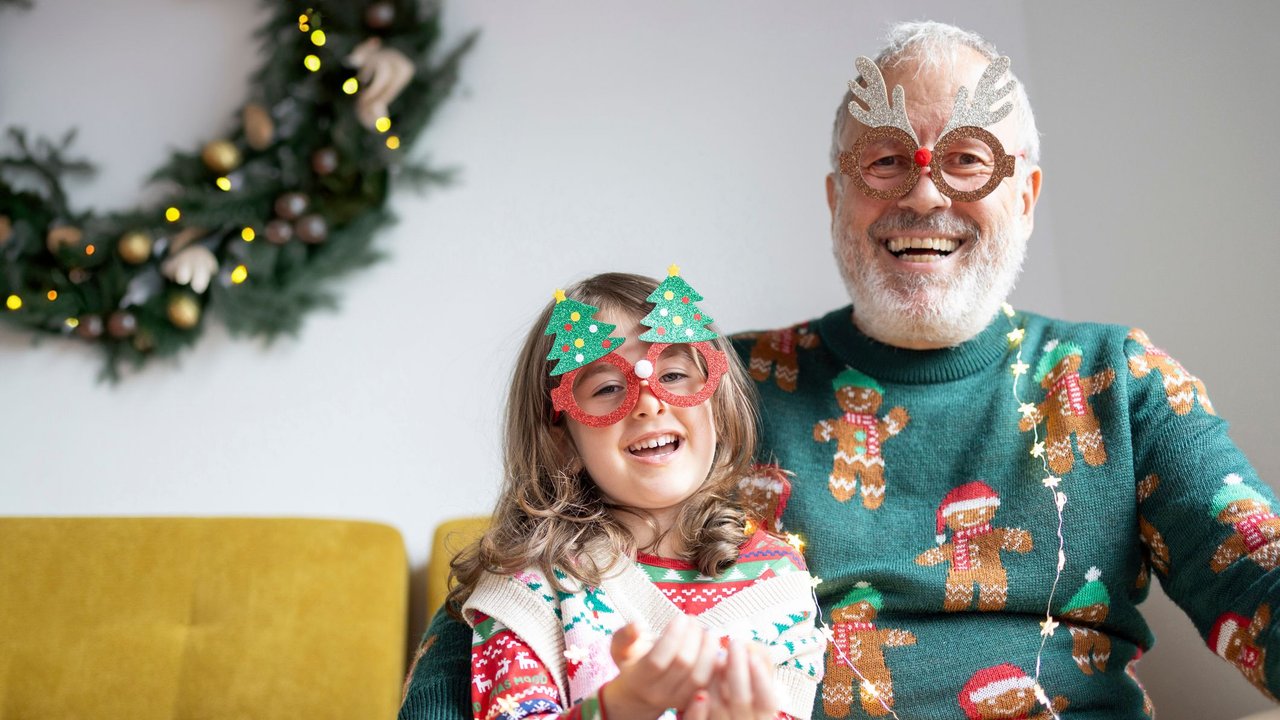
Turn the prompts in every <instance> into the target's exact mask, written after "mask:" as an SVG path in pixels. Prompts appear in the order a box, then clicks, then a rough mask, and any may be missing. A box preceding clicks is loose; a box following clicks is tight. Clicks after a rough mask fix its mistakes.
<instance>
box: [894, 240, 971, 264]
mask: <svg viewBox="0 0 1280 720" xmlns="http://www.w3.org/2000/svg"><path fill="white" fill-rule="evenodd" d="M958 247H960V241H959V240H956V239H954V238H901V237H898V238H889V240H888V242H886V243H885V249H886V250H888V251H889V252H891V253H893V254H894V255H898V256H899V257H901V253H905V252H906V251H908V250H924V251H926V252H918V253H911V259H912V260H914V261H918V262H936V261H937V260H941V259H942V258H944V257H946V256H947V255H950V254H951V253H953V252H955V251H956V248H958ZM934 253H942V254H941V255H937V254H934Z"/></svg>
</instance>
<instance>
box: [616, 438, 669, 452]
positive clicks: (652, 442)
mask: <svg viewBox="0 0 1280 720" xmlns="http://www.w3.org/2000/svg"><path fill="white" fill-rule="evenodd" d="M675 441H676V438H675V436H674V435H659V436H658V437H656V438H651V439H649V440H645V441H643V442H638V443H636V444H635V445H632V446H631V447H629V448H627V449H628V450H648V449H651V448H656V447H661V446H663V445H667V444H669V443H673V442H675Z"/></svg>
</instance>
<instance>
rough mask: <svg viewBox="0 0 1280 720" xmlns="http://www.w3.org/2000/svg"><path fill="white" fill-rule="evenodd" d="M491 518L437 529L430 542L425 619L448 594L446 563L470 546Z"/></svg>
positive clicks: (455, 521)
mask: <svg viewBox="0 0 1280 720" xmlns="http://www.w3.org/2000/svg"><path fill="white" fill-rule="evenodd" d="M489 524H490V517H489V516H488V515H485V516H475V517H460V518H453V519H450V520H445V521H444V522H442V523H440V524H439V525H437V526H436V532H435V536H434V537H433V538H432V539H431V557H430V559H428V560H427V618H428V620H429V619H430V618H431V616H432V615H435V613H436V610H439V609H440V606H441V605H443V604H444V599H445V598H446V597H448V595H449V563H450V561H452V560H453V556H454V555H457V554H458V552H459V551H460V550H462V548H464V547H466V546H468V545H470V544H471V543H473V542H475V541H476V540H478V539H480V536H481V535H483V534H484V531H485V530H488V529H489Z"/></svg>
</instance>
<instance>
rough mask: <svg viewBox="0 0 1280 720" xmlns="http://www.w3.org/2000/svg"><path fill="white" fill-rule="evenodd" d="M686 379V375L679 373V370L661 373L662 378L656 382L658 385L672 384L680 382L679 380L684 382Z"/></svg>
mask: <svg viewBox="0 0 1280 720" xmlns="http://www.w3.org/2000/svg"><path fill="white" fill-rule="evenodd" d="M688 377H689V376H688V375H686V374H685V373H684V372H683V371H680V370H669V371H667V372H665V373H663V374H662V377H660V378H658V382H660V383H674V382H680V381H681V380H686V379H688Z"/></svg>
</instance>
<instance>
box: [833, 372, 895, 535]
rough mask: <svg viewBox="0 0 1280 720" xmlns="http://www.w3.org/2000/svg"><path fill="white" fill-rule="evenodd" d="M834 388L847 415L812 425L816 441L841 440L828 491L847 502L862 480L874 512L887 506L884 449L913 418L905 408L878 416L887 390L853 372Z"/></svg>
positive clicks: (843, 375) (866, 502)
mask: <svg viewBox="0 0 1280 720" xmlns="http://www.w3.org/2000/svg"><path fill="white" fill-rule="evenodd" d="M831 386H832V387H833V388H834V389H835V391H836V402H838V403H839V404H840V408H841V409H842V410H844V415H843V416H842V417H838V418H830V419H827V420H822V421H819V422H818V424H816V425H814V426H813V439H814V440H815V441H816V442H820V443H827V442H831V441H832V440H835V441H836V455H835V460H834V462H833V464H832V467H831V475H830V477H829V478H828V487H829V488H830V490H831V495H832V496H834V497H835V499H836V500H839V501H840V502H848V500H849V498H851V497H853V493H854V491H855V490H856V489H858V480H859V479H861V480H862V488H861V493H862V504H863V506H864V507H866V508H867V509H868V510H875V509H876V508H878V507H880V505H881V504H882V503H883V502H884V472H885V467H884V458H883V457H882V456H881V454H880V446H881V445H882V444H883V443H884V442H885V441H886V440H888V439H889V438H891V437H893V436H894V435H897V434H898V433H900V432H902V429H903V428H905V427H906V426H907V423H909V422H910V421H911V416H910V415H908V414H907V411H906V409H905V408H902V407H895V408H893V409H892V410H890V411H889V413H888V414H887V415H885V416H884V417H883V418H880V417H877V416H876V413H877V412H878V411H879V410H880V405H881V403H882V402H884V388H883V387H881V386H880V383H878V382H876V381H875V380H874V379H872V378H870V377H868V376H866V375H864V374H862V373H860V372H858V371H857V370H854V369H853V368H845V370H844V372H842V373H840V374H839V375H837V376H836V378H835V379H834V380H832V381H831Z"/></svg>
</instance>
